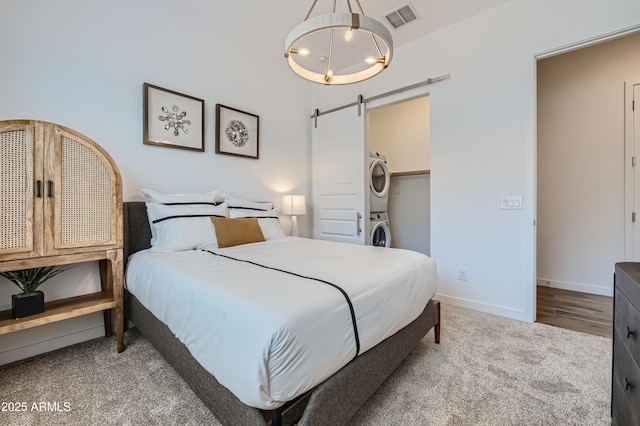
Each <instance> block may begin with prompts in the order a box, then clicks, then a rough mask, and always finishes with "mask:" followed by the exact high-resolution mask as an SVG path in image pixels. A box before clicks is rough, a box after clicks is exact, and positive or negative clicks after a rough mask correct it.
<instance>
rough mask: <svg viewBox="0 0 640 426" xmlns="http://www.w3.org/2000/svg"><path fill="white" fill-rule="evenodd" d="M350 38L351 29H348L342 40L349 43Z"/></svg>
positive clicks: (351, 34)
mask: <svg viewBox="0 0 640 426" xmlns="http://www.w3.org/2000/svg"><path fill="white" fill-rule="evenodd" d="M352 38H353V28H349V29H348V30H347V31H345V33H344V40H345V41H351V39H352Z"/></svg>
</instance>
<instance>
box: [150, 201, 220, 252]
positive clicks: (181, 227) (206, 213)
mask: <svg viewBox="0 0 640 426" xmlns="http://www.w3.org/2000/svg"><path fill="white" fill-rule="evenodd" d="M146 206H147V216H148V217H149V223H150V224H151V231H152V238H151V251H158V252H161V251H182V250H197V249H205V250H210V249H214V248H217V247H218V240H217V239H216V231H215V228H214V227H213V223H212V222H211V219H210V217H211V216H218V217H228V215H229V214H228V210H227V205H226V204H224V203H223V204H219V205H213V204H178V205H166V204H157V203H146Z"/></svg>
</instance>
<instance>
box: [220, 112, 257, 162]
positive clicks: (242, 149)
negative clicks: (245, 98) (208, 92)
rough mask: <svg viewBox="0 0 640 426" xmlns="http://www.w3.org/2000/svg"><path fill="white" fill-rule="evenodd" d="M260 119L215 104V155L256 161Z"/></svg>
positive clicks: (247, 113)
mask: <svg viewBox="0 0 640 426" xmlns="http://www.w3.org/2000/svg"><path fill="white" fill-rule="evenodd" d="M259 142H260V117H259V116H257V115H255V114H251V113H249V112H245V111H241V110H239V109H236V108H231V107H228V106H225V105H221V104H216V154H227V155H235V156H238V157H247V158H253V159H256V160H257V159H258V157H259V151H258V148H259Z"/></svg>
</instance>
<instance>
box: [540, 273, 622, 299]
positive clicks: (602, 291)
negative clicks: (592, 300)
mask: <svg viewBox="0 0 640 426" xmlns="http://www.w3.org/2000/svg"><path fill="white" fill-rule="evenodd" d="M536 284H537V285H539V286H542V287H551V288H559V289H562V290H571V291H579V292H581V293H589V294H599V295H600V296H610V297H613V283H611V284H610V285H609V286H597V285H591V284H580V283H572V282H567V281H554V280H549V279H545V278H538V279H536Z"/></svg>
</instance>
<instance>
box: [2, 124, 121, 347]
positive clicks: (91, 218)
mask: <svg viewBox="0 0 640 426" xmlns="http://www.w3.org/2000/svg"><path fill="white" fill-rule="evenodd" d="M86 261H98V262H99V265H100V276H101V287H102V288H101V292H99V293H97V294H96V295H88V296H80V299H78V298H72V299H73V300H72V299H68V300H66V301H62V302H61V301H57V303H56V304H55V305H51V304H50V303H54V302H50V303H49V304H47V305H45V313H43V314H40V315H34V316H32V317H27V318H22V319H19V320H14V319H11V318H10V317H9V318H7V313H6V312H0V334H3V333H7V332H11V331H15V330H20V329H24V328H28V327H33V326H36V325H40V324H43V323H47V322H52V321H57V320H60V319H66V318H71V317H73V316H77V315H84V314H86V313H90V312H96V311H103V312H104V318H105V333H106V334H107V335H110V334H111V316H110V315H111V310H112V309H114V310H115V313H116V328H117V334H118V350H119V351H121V350H123V348H124V342H123V327H124V317H123V309H122V292H123V282H122V280H123V272H122V182H121V178H120V173H119V171H118V168H117V166H116V164H115V162H114V161H113V160H112V159H111V157H110V156H109V154H108V153H107V152H106V151H104V149H102V148H101V147H100V146H99V145H98V144H97V143H96V142H94V141H92V140H91V139H89V138H87V137H86V136H84V135H82V134H80V133H78V132H76V131H74V130H71V129H69V128H66V127H64V126H60V125H57V124H53V123H47V122H42V121H34V120H11V121H0V270H2V271H7V270H15V269H25V268H31V267H37V266H45V265H63V264H71V263H78V262H86ZM45 296H46V295H45ZM53 306H55V309H53ZM9 315H10V313H9Z"/></svg>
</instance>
